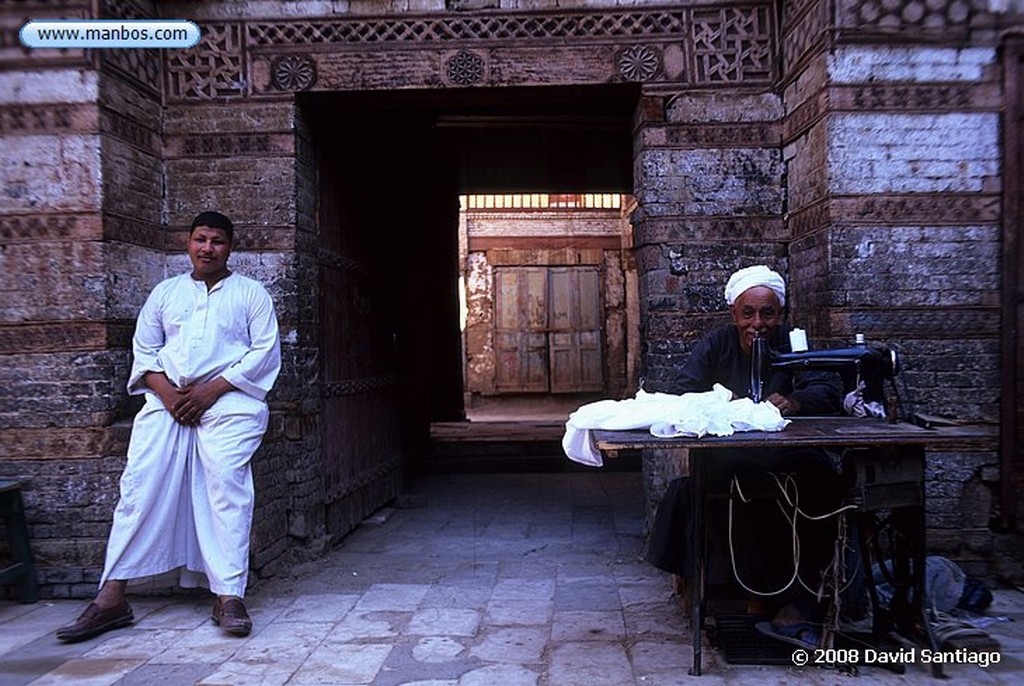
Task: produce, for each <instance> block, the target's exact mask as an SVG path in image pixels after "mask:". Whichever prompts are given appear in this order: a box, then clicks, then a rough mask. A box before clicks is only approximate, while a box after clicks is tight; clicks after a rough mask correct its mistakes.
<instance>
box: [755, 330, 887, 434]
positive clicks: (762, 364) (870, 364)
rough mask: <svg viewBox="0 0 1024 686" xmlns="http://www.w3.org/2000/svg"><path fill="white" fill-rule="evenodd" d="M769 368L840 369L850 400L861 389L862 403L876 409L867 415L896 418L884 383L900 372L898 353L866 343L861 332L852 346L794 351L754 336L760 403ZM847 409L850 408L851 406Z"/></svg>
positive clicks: (758, 399)
mask: <svg viewBox="0 0 1024 686" xmlns="http://www.w3.org/2000/svg"><path fill="white" fill-rule="evenodd" d="M770 369H813V370H818V371H829V372H837V373H838V374H840V375H841V376H842V377H843V384H844V387H845V390H846V391H847V392H848V393H847V402H850V400H849V399H850V396H851V395H852V394H855V393H857V392H858V391H859V392H860V395H861V396H862V399H863V406H865V407H870V408H874V410H873V411H868V412H867V414H868V415H871V416H889V417H890V419H892V418H893V416H892V410H891V408H889V407H887V406H886V402H885V388H884V383H885V380H886V379H892V378H893V377H895V376H896V375H897V374H898V373H899V370H900V361H899V355H897V353H896V351H895V350H894V349H892V348H890V347H888V346H884V345H881V344H874V343H872V344H868V343H865V342H864V340H863V336H862V335H861V334H858V336H857V343H856V344H855V345H853V346H852V347H849V348H833V349H829V350H806V351H802V352H792V353H780V352H777V351H775V350H772V349H771V348H769V347H768V342H767V341H766V340H765V339H763V338H755V339H754V345H753V348H752V349H751V356H750V388H751V396H752V399H753V400H754V402H761V401H762V400H763V399H764V398H763V397H762V395H763V388H764V379H765V378H766V377H767V372H768V371H769V370H770ZM845 405H846V402H844V406H845ZM846 409H847V411H850V407H847V408H846ZM851 414H855V413H854V412H851ZM860 416H864V415H863V414H861V415H860Z"/></svg>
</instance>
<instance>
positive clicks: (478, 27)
mask: <svg viewBox="0 0 1024 686" xmlns="http://www.w3.org/2000/svg"><path fill="white" fill-rule="evenodd" d="M684 28H685V18H684V14H683V11H682V10H681V9H678V8H677V9H675V10H665V9H659V10H650V11H643V10H637V11H634V12H622V13H607V12H594V13H587V14H558V13H556V14H534V13H502V14H496V13H488V14H459V15H452V14H436V15H433V16H424V17H413V18H408V19H406V18H397V17H388V18H382V19H378V18H363V19H339V20H323V21H316V20H310V21H303V22H277V21H275V22H260V21H251V22H249V23H248V25H247V29H246V38H247V43H248V45H251V46H253V47H258V46H285V45H289V46H298V45H312V46H316V47H318V49H321V50H322V49H324V48H325V46H333V47H335V48H338V47H343V46H345V45H361V46H365V45H366V44H368V43H402V44H403V47H408V44H410V43H416V44H421V45H422V47H428V46H431V45H432V46H433V47H434V48H435V49H436V48H440V47H442V46H443V45H445V44H450V43H454V42H459V41H500V42H502V43H510V42H518V41H530V40H546V39H552V38H554V39H559V40H562V41H565V40H568V39H573V38H584V39H586V38H594V37H597V36H603V37H616V36H640V35H646V36H663V37H665V36H668V37H671V36H678V35H679V34H681V33H683V30H684Z"/></svg>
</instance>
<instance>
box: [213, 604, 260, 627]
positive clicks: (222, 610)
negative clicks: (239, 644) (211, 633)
mask: <svg viewBox="0 0 1024 686" xmlns="http://www.w3.org/2000/svg"><path fill="white" fill-rule="evenodd" d="M213 623H214V624H217V625H218V626H220V628H221V629H223V630H224V631H226V632H228V633H229V634H232V635H234V636H248V635H249V632H250V631H252V620H251V619H250V618H249V613H248V611H246V609H245V603H243V602H242V599H241V598H228V599H227V600H223V601H222V600H221V599H220V598H219V597H218V598H217V602H215V603H214V604H213Z"/></svg>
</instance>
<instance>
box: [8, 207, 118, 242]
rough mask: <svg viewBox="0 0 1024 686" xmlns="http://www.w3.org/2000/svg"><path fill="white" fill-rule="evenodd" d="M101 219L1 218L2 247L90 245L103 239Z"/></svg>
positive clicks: (67, 216) (60, 216)
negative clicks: (82, 242)
mask: <svg viewBox="0 0 1024 686" xmlns="http://www.w3.org/2000/svg"><path fill="white" fill-rule="evenodd" d="M100 233H101V224H100V218H99V216H98V215H76V214H30V215H17V214H7V215H0V244H4V243H27V242H46V243H49V242H53V241H66V240H71V241H88V240H97V239H98V238H99V237H100Z"/></svg>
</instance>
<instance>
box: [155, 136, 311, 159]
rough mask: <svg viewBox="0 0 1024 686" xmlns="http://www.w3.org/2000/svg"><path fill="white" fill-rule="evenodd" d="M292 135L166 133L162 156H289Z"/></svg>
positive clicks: (292, 144)
mask: <svg viewBox="0 0 1024 686" xmlns="http://www.w3.org/2000/svg"><path fill="white" fill-rule="evenodd" d="M294 152H295V142H294V137H293V136H291V135H288V134H269V133H223V134H201V135H192V136H167V137H166V140H165V141H164V158H165V159H174V158H179V157H186V158H194V157H237V156H244V155H260V156H265V155H282V156H291V155H293V154H294Z"/></svg>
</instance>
